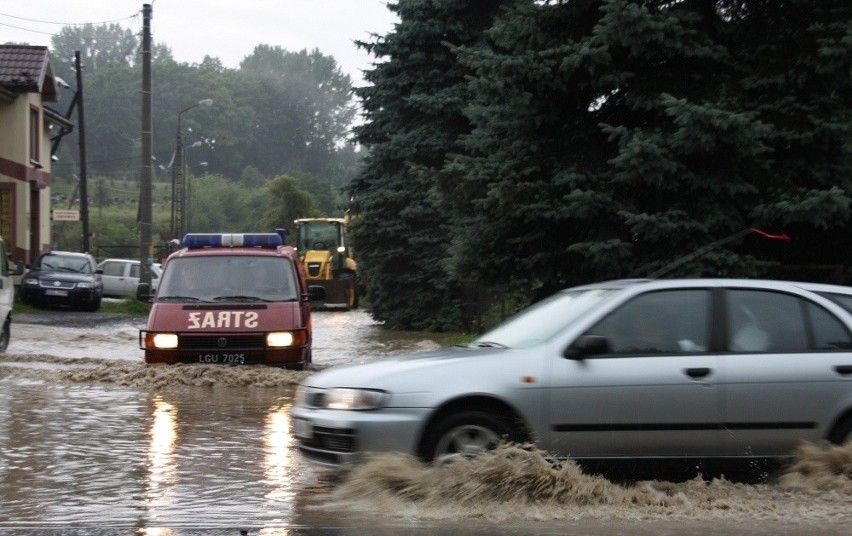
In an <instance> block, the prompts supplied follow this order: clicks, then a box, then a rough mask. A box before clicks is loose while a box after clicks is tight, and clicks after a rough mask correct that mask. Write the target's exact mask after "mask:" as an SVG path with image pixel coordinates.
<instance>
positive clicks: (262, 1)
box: [0, 0, 397, 85]
mask: <svg viewBox="0 0 852 536" xmlns="http://www.w3.org/2000/svg"><path fill="white" fill-rule="evenodd" d="M145 3H150V4H152V7H153V8H152V12H153V16H152V19H151V34H152V36H153V41H154V42H155V43H157V44H159V43H163V44H165V45H167V46H168V47H170V48H171V49H172V54H173V55H174V58H175V60H177V61H180V62H187V63H199V62H201V60H203V59H204V56H205V55H209V56H213V57H218V58H219V59H220V60H221V61H222V63H223V64H224V65H225V66H226V67H238V66H239V63H240V61H241V60H242V59H243V58H244V57H245V56H248V55H249V54H251V53H252V51H253V50H254V47H255V46H256V45H259V44H266V45H271V46H276V45H278V46H281V47H283V48H285V49H287V50H290V51H292V52H298V51H301V50H302V49H308V50H313V49H314V48H318V49H319V50H320V52H322V53H323V54H326V55H329V56H334V58H335V60H337V63H338V65H339V66H340V68H341V69H342V70H343V72H345V73H347V74H349V75H350V76H351V77H352V81H353V83H354V84H355V85H360V84H361V83H362V78H361V74H360V73H361V71H362V70H364V69H369V68H370V64H371V63H372V62H373V61H374V58H372V57H371V56H370V55H369V54H367V53H366V52H365V51H364V50H361V49H359V48H357V47H356V46H355V44H354V42H353V41H355V40H362V41H370V40H371V37H370V35H371V34H379V35H385V34H387V33H389V32H390V31H391V30H392V29H393V25H394V23H395V22H397V19H396V15H395V14H394V13H392V12H391V11H389V10H388V9H387V6H386V4H387V0H153V1H150V2H145V1H142V0H18V1H11V0H3V1H2V2H0V43H5V42H8V41H12V42H16V43H20V42H26V43H29V44H31V45H46V46H48V47H49V46H50V45H51V43H50V37H51V35H52V34H55V33H58V32H59V31H60V30H61V29H62V27H63V26H70V25H80V24H85V23H92V24H95V25H98V24H104V23H107V24H109V23H115V24H118V25H120V26H122V27H123V28H129V29H131V30H133V31H134V32H138V33H139V34H140V35H141V32H142V6H143V4H145ZM54 61H56V60H55V59H54Z"/></svg>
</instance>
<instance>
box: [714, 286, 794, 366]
mask: <svg viewBox="0 0 852 536" xmlns="http://www.w3.org/2000/svg"><path fill="white" fill-rule="evenodd" d="M727 296H728V348H729V349H730V350H731V351H734V352H804V351H806V350H807V349H808V348H809V344H808V336H807V321H806V318H805V305H806V302H805V301H804V300H802V299H801V298H799V297H797V296H791V295H788V294H782V293H780V292H770V291H764V290H739V289H737V290H730V291H729V292H728V294H727Z"/></svg>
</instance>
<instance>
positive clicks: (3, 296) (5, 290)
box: [0, 237, 24, 352]
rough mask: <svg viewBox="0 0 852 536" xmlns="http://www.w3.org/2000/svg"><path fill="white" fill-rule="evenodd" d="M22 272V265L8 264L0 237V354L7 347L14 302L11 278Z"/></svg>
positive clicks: (13, 288)
mask: <svg viewBox="0 0 852 536" xmlns="http://www.w3.org/2000/svg"><path fill="white" fill-rule="evenodd" d="M23 272H24V266H23V264H21V263H20V262H17V263H10V262H9V257H8V256H7V255H6V247H5V245H4V244H3V238H2V237H0V319H2V322H3V327H2V329H0V352H5V351H6V348H7V347H8V346H9V333H10V331H11V326H12V304H13V303H14V302H15V282H14V281H13V280H12V276H16V275H21V274H22V273H23Z"/></svg>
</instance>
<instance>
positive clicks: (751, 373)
mask: <svg viewBox="0 0 852 536" xmlns="http://www.w3.org/2000/svg"><path fill="white" fill-rule="evenodd" d="M726 305H727V308H726V311H727V314H726V316H727V322H726V324H727V339H728V343H727V344H728V350H729V351H728V352H726V353H725V354H724V355H723V356H722V358H721V359H722V367H723V374H724V377H725V381H724V385H723V386H722V388H721V397H722V403H723V411H724V415H725V433H724V440H725V444H724V446H725V450H726V451H727V452H728V453H730V454H734V455H784V454H789V453H790V452H791V451H792V450H793V449H794V448H795V447H796V446H797V445H798V444H799V443H800V441H802V440H808V441H812V442H818V441H820V440H821V439H823V437H824V435H825V433H826V431H827V427H828V426H830V424H831V422H833V420H834V419H835V418H836V417H837V416H838V415H837V413H838V412H839V411H840V410H841V408H842V407H843V403H844V401H846V402H845V403H848V400H849V398H850V395H849V393H850V389H852V377H850V376H849V375H848V374H846V375H844V374H843V371H844V370H847V371H848V370H850V369H852V353H850V348H852V335H850V332H849V330H848V329H847V328H846V326H845V325H844V323H843V322H842V321H841V320H839V319H838V318H837V317H836V316H835V314H834V313H832V312H831V311H829V310H827V309H826V308H825V307H823V306H821V305H820V304H817V303H814V302H813V301H811V300H809V299H806V298H804V297H801V296H798V295H793V294H788V293H783V292H773V291H771V290H766V289H729V290H728V291H727V292H726ZM844 367H845V368H844Z"/></svg>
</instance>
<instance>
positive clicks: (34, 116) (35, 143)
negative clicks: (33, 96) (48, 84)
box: [30, 108, 41, 167]
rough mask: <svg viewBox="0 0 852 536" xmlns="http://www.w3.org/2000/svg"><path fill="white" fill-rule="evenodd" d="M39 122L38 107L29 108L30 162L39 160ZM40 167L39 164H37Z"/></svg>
mask: <svg viewBox="0 0 852 536" xmlns="http://www.w3.org/2000/svg"><path fill="white" fill-rule="evenodd" d="M40 124H41V122H40V121H39V110H38V108H30V163H31V164H39V163H40V162H41V158H40V157H41V147H40V145H41V128H40V126H39V125H40ZM38 167H41V166H38Z"/></svg>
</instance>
